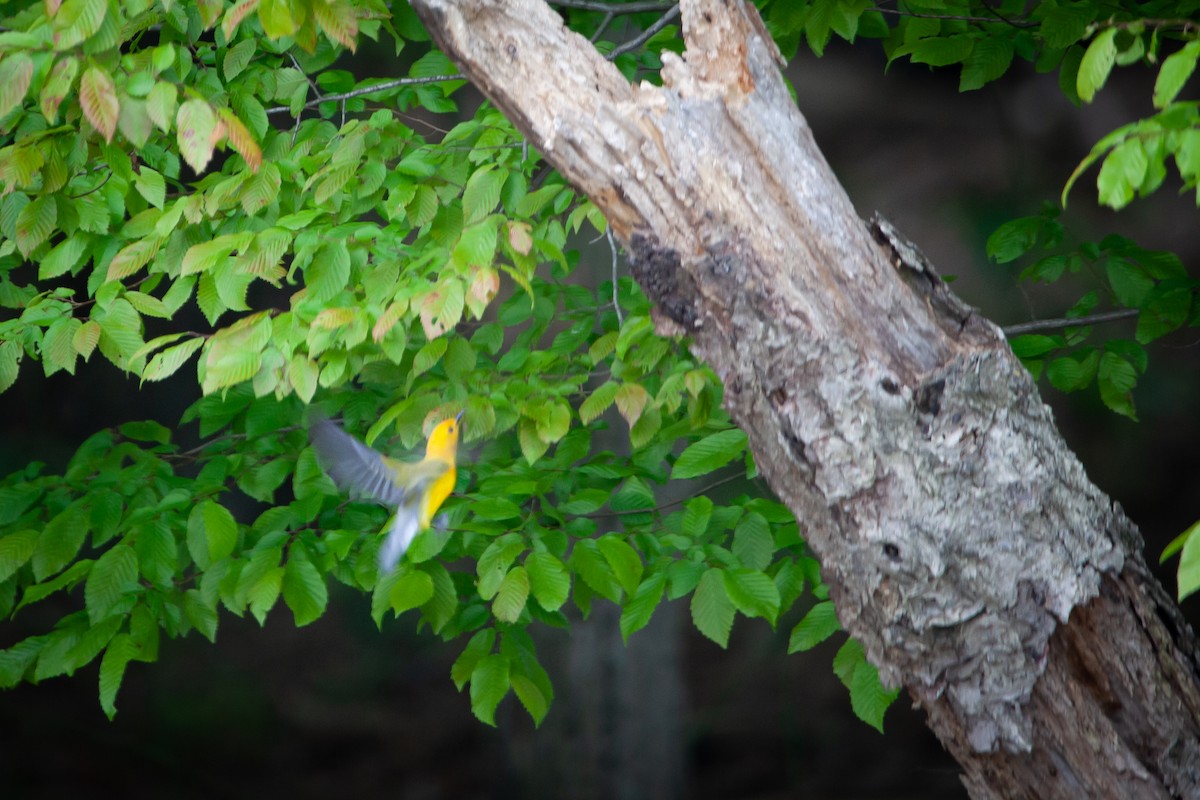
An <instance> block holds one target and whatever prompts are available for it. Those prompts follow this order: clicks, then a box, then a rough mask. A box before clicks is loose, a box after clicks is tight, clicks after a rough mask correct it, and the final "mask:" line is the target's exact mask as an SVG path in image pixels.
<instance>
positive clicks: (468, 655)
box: [450, 628, 496, 692]
mask: <svg viewBox="0 0 1200 800" xmlns="http://www.w3.org/2000/svg"><path fill="white" fill-rule="evenodd" d="M495 644H496V631H494V630H493V629H491V628H484V629H483V630H481V631H479V632H477V633H476V634H475V635H474V636H472V637H471V640H470V641H469V642H467V646H466V647H464V648H463V651H462V653H460V654H459V656H458V658H457V659H455V661H454V665H453V666H452V667H450V679H451V680H452V681H454V685H455V686H456V687H458V690H459V691H460V692H461V691H462V688H463V687H464V686H466V685H467V682H468V681H469V680H471V674H472V673H473V672H475V667H477V666H478V665H479V662H480V661H481V660H483V657H484V656H486V655H487V654H488V653H490V652H492V647H494V646H495Z"/></svg>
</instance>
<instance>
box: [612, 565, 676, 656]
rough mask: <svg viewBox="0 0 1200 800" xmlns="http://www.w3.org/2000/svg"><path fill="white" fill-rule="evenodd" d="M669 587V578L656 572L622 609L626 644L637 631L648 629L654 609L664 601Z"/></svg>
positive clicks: (622, 627)
mask: <svg viewBox="0 0 1200 800" xmlns="http://www.w3.org/2000/svg"><path fill="white" fill-rule="evenodd" d="M666 586H667V576H666V574H664V573H662V572H656V573H654V574H653V575H649V576H647V577H646V579H645V580H644V581H642V582H641V583H640V584H639V585H638V587H637V589H636V590H634V591H633V592H632V593H631V597H630V598H629V599H628V600H627V601H626V602H625V605H624V607H623V608H622V609H621V622H620V628H621V638H623V639H624V640H625V641H626V642H628V641H629V637H630V636H632V635H633V634H634V633H636V632H637V631H640V630H641V629H642V628H644V627H646V625H647V624H649V622H650V618H651V617H652V616H653V615H654V609H656V608H658V604H659V603H660V602H661V601H662V597H663V592H664V590H665V589H666Z"/></svg>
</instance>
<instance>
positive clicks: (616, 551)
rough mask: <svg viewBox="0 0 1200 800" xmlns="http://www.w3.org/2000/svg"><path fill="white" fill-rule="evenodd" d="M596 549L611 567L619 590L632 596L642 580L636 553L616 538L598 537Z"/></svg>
mask: <svg viewBox="0 0 1200 800" xmlns="http://www.w3.org/2000/svg"><path fill="white" fill-rule="evenodd" d="M596 547H597V548H599V550H600V552H601V553H602V554H603V555H604V560H605V561H607V562H608V565H609V566H610V567H612V571H613V575H614V576H615V577H616V579H617V582H618V583H619V584H621V588H622V589H624V590H625V591H626V592H627V593H630V594H632V593H633V592H634V591H635V590H636V589H637V586H638V584H639V583H640V582H641V580H642V559H641V557H640V556H639V555H638V554H637V551H636V550H634V549H633V548H632V547H630V546H629V543H628V542H626V541H625V540H623V539H620V538H618V537H616V536H602V537H600V539H598V540H597V541H596ZM585 580H586V579H585ZM592 588H596V587H592ZM597 591H599V589H597ZM601 594H603V593H602V592H601Z"/></svg>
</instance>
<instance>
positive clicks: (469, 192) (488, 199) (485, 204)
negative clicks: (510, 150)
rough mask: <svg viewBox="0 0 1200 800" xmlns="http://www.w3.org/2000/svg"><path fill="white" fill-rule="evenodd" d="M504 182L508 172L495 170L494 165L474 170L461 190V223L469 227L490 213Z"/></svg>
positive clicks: (498, 197) (497, 201)
mask: <svg viewBox="0 0 1200 800" xmlns="http://www.w3.org/2000/svg"><path fill="white" fill-rule="evenodd" d="M506 180H508V171H507V170H503V169H496V167H495V166H494V165H488V166H485V167H482V168H480V169H478V170H476V171H475V172H474V173H473V174H472V175H471V177H470V178H469V179H468V180H467V185H466V188H465V189H463V199H462V204H463V222H464V223H466V224H467V225H470V224H471V223H473V222H477V221H479V220H481V219H483V218H484V217H486V216H487V215H488V214H490V213H492V211H493V210H494V209H495V208H496V205H497V204H498V203H499V202H500V188H501V187H502V186H504V182H505V181H506ZM492 249H493V250H494V249H495V245H493V248H492Z"/></svg>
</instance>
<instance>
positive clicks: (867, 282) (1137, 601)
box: [412, 0, 1200, 800]
mask: <svg viewBox="0 0 1200 800" xmlns="http://www.w3.org/2000/svg"><path fill="white" fill-rule="evenodd" d="M412 3H413V6H414V7H415V8H416V9H417V11H418V13H419V14H420V15H421V17H422V18H423V19H424V21H425V24H426V26H427V27H428V28H429V31H430V33H431V34H432V35H433V36H434V38H435V40H436V41H437V42H438V44H439V45H440V46H441V47H442V49H443V50H444V51H445V52H446V53H447V54H449V55H450V56H451V57H452V58H454V59H455V60H456V61H457V62H458V63H459V64H460V66H461V67H462V69H463V72H464V73H465V74H466V75H467V76H468V77H469V78H470V79H471V80H472V82H474V83H475V84H476V85H477V86H478V87H479V88H480V89H481V90H482V91H483V92H484V93H485V94H486V95H487V96H488V97H489V98H490V99H491V100H492V101H493V102H495V103H496V105H497V106H498V107H499V108H500V109H501V110H503V111H504V113H505V114H507V115H508V116H509V118H510V119H512V120H513V121H514V122H515V123H516V124H517V125H518V126H519V127H520V128H521V130H522V131H523V132H524V133H525V134H526V135H527V136H528V137H529V141H530V142H531V143H532V144H533V145H534V146H536V147H537V148H538V149H539V150H541V152H542V153H543V154H544V155H545V157H546V158H547V160H548V161H550V163H552V164H553V165H554V166H555V167H557V168H558V169H559V170H560V171H561V172H562V173H563V174H564V175H565V176H566V177H567V178H568V179H569V180H570V181H571V182H572V183H574V184H575V186H576V187H578V188H579V189H580V190H582V191H583V192H585V193H586V194H587V195H588V196H589V197H590V198H591V199H592V200H593V201H594V202H595V203H596V204H597V205H598V206H599V207H600V208H601V210H602V211H603V212H604V214H605V216H606V217H607V218H608V220H609V222H610V224H611V225H612V227H613V230H614V231H615V233H616V234H617V235H618V237H619V238H620V239H621V241H622V242H623V243H624V244H625V247H626V249H627V250H628V252H629V253H630V256H631V263H632V265H633V271H634V277H635V278H636V279H637V280H638V282H639V283H640V284H641V286H642V288H643V289H644V290H645V291H646V293H647V294H648V295H649V296H650V298H651V299H652V300H653V301H654V303H655V304H656V306H657V321H658V326H659V330H660V332H664V333H686V334H687V335H688V336H690V337H691V338H692V341H693V344H692V349H693V351H694V352H695V353H696V354H697V355H698V356H700V357H702V358H704V359H705V360H706V361H707V362H708V363H709V364H710V365H712V367H713V368H714V369H715V370H716V372H717V374H719V375H720V376H721V379H722V380H723V381H724V383H725V387H726V389H725V402H726V405H727V407H728V410H729V412H730V414H731V416H732V417H733V419H734V420H735V421H736V422H737V424H738V425H739V426H741V427H742V428H743V429H744V430H745V431H746V432H747V434H748V435H749V437H750V446H751V448H752V449H753V451H754V454H755V458H756V461H757V464H758V466H759V468H760V469H761V471H762V473H763V474H764V475H765V476H766V477H767V479H768V480H769V481H770V484H771V486H772V488H773V489H774V490H775V491H776V492H777V493H778V495H779V496H780V497H781V498H782V499H783V500H784V501H785V502H786V503H787V504H788V505H789V506H790V507H791V508H792V510H793V511H794V512H795V513H796V516H797V518H798V519H799V520H800V521H801V524H802V526H803V529H804V531H805V534H806V536H807V540H808V542H809V543H810V544H811V546H812V548H813V549H814V550H815V551H816V553H817V554H818V555H819V557H820V558H821V561H822V563H823V565H824V569H825V576H826V580H827V581H828V582H829V584H830V586H831V588H832V591H833V593H834V599H835V600H836V601H837V608H838V614H839V617H840V619H841V621H842V624H843V625H844V626H845V627H846V629H847V630H848V631H850V633H852V634H853V635H854V636H855V637H856V638H858V639H859V640H860V641H862V643H863V644H864V645H865V647H866V650H867V653H868V655H869V657H870V659H871V660H872V662H874V663H875V664H876V665H877V666H878V667H879V670H880V675H881V677H882V678H883V679H884V681H885V682H889V683H891V684H893V685H897V684H902V685H903V686H905V687H906V688H907V689H908V692H909V694H910V695H911V696H912V698H913V700H914V701H915V702H916V703H917V704H918V705H920V706H921V707H922V708H924V709H925V710H926V712H927V714H928V720H929V725H930V726H931V728H932V729H933V730H934V731H935V732H936V733H937V735H938V736H939V737H940V738H941V741H942V743H943V744H944V746H945V747H946V748H947V749H948V750H949V751H950V752H951V753H952V754H953V755H954V756H955V758H957V759H958V761H959V762H960V763H961V764H962V767H963V770H964V778H963V779H964V782H965V783H966V784H967V787H968V789H969V790H970V792H971V794H972V796H973V797H975V798H1025V797H1030V798H1032V797H1045V798H1089V799H1090V798H1123V799H1124V800H1128V799H1129V798H1164V797H1175V798H1195V797H1200V681H1198V666H1200V657H1198V655H1197V647H1196V641H1195V638H1194V636H1193V634H1192V632H1191V631H1190V630H1189V628H1188V627H1187V625H1186V624H1185V623H1184V622H1183V621H1182V618H1181V616H1180V614H1179V613H1178V610H1177V609H1176V608H1175V607H1174V605H1173V604H1172V603H1171V601H1170V599H1169V597H1168V596H1167V595H1166V594H1165V593H1164V592H1163V590H1162V588H1161V587H1160V586H1159V585H1158V584H1157V583H1156V582H1155V581H1154V579H1153V578H1152V577H1151V575H1150V574H1149V572H1148V570H1147V568H1146V566H1145V563H1144V561H1143V559H1142V555H1141V539H1140V536H1139V534H1138V532H1137V530H1136V528H1135V527H1134V526H1133V525H1132V523H1130V522H1129V520H1128V519H1127V518H1126V517H1125V515H1124V513H1123V512H1122V511H1121V509H1120V507H1119V506H1117V505H1116V504H1115V503H1113V502H1112V501H1111V500H1109V498H1107V497H1106V496H1105V495H1104V494H1103V493H1101V492H1100V491H1099V490H1098V489H1097V488H1096V487H1095V486H1093V485H1092V484H1091V482H1090V481H1089V480H1088V479H1087V476H1086V475H1085V474H1084V470H1083V468H1082V466H1081V465H1080V463H1079V461H1078V459H1076V457H1075V456H1074V454H1072V453H1071V452H1070V450H1068V449H1067V447H1066V445H1065V444H1064V443H1063V441H1062V438H1061V437H1060V436H1059V435H1058V433H1057V431H1056V429H1055V426H1054V421H1053V419H1052V417H1051V414H1050V411H1049V410H1048V409H1047V407H1046V406H1045V405H1044V404H1043V403H1042V401H1041V399H1040V398H1039V396H1038V393H1037V391H1036V388H1035V386H1034V385H1033V382H1032V381H1031V380H1030V376H1029V375H1028V373H1027V372H1026V371H1025V370H1024V369H1023V368H1022V366H1021V364H1020V363H1019V362H1018V361H1017V360H1016V358H1014V356H1013V355H1012V352H1011V350H1010V349H1009V347H1008V345H1007V343H1006V342H1005V339H1004V336H1003V334H1002V333H1001V332H1000V330H999V329H998V328H997V327H996V326H995V325H993V324H991V323H990V322H988V321H987V320H986V319H983V318H981V317H980V316H978V315H977V314H974V313H973V312H972V310H971V309H970V308H969V307H967V306H965V305H963V304H962V303H961V302H960V301H958V300H957V299H956V298H955V297H954V296H953V295H952V294H951V293H950V292H949V290H948V289H947V288H946V286H945V284H943V283H942V282H941V281H940V280H939V279H938V278H937V276H936V274H935V273H934V272H933V271H932V269H930V268H929V266H928V265H927V264H925V263H924V261H923V260H922V259H921V258H920V255H919V253H918V252H916V251H915V249H913V248H911V246H909V245H908V244H907V243H906V242H905V241H904V240H903V239H901V238H900V237H899V236H897V235H896V234H895V233H894V232H893V231H891V229H890V228H889V227H888V226H887V225H886V224H881V223H877V224H875V225H867V224H866V223H864V222H863V221H862V220H861V219H860V218H859V217H858V215H857V214H856V212H855V210H854V208H853V206H852V205H851V204H850V201H849V199H848V198H847V196H846V194H845V192H844V190H843V189H842V188H841V186H840V185H839V184H838V182H837V180H836V179H835V177H834V176H833V173H832V172H831V171H830V169H829V167H828V165H827V164H826V163H825V160H824V158H823V157H822V156H821V153H820V151H819V150H818V149H817V147H816V145H815V143H814V142H813V138H812V134H811V132H810V130H809V128H808V126H807V124H806V123H805V120H804V118H803V117H802V116H801V114H800V112H799V111H798V110H797V109H796V108H795V106H794V105H793V104H792V101H791V99H790V97H789V95H788V92H787V89H786V87H785V85H784V82H783V80H782V79H781V76H780V74H779V69H778V67H779V65H778V63H777V61H778V52H777V51H776V50H775V48H774V45H773V43H772V42H771V40H770V38H769V37H768V36H767V35H766V33H765V31H764V30H763V27H762V23H761V21H760V20H759V18H758V15H757V13H756V12H755V10H754V8H753V7H752V6H750V5H749V4H748V3H744V2H741V1H740V0H690V1H689V0H684V1H683V2H682V3H681V5H682V18H683V31H684V38H685V39H686V44H687V52H686V54H685V56H684V57H683V58H679V57H676V56H673V55H671V54H664V56H663V70H662V80H663V86H662V87H661V88H659V87H654V86H649V85H640V86H633V85H630V84H629V83H628V82H627V81H626V80H625V79H624V78H623V77H622V76H621V75H620V74H619V73H618V72H617V70H616V69H615V68H614V67H613V66H612V65H611V64H609V63H608V62H606V61H605V60H604V59H603V58H602V57H601V56H600V55H599V54H598V53H597V52H596V51H595V49H594V48H593V47H592V46H591V45H590V44H589V43H588V42H587V41H586V40H584V39H583V38H581V37H579V36H577V35H575V34H573V33H571V32H569V31H567V30H565V29H564V27H563V26H562V24H561V20H560V18H559V17H558V16H557V15H556V14H555V13H554V12H553V11H551V10H550V9H549V8H548V7H547V6H546V5H545V4H543V3H542V2H540V0H412Z"/></svg>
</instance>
